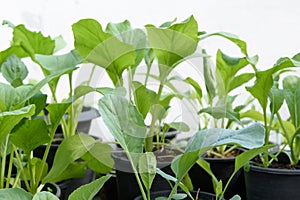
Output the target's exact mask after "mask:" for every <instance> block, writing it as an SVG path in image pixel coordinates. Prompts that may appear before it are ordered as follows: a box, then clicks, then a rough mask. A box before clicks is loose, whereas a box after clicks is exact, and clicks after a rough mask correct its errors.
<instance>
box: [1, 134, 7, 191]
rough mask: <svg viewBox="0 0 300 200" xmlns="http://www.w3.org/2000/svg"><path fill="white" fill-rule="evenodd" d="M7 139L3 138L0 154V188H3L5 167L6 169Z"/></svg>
mask: <svg viewBox="0 0 300 200" xmlns="http://www.w3.org/2000/svg"><path fill="white" fill-rule="evenodd" d="M8 137H9V136H6V138H5V144H4V149H3V152H2V163H1V177H0V188H3V187H4V177H5V167H6V151H7V145H8Z"/></svg>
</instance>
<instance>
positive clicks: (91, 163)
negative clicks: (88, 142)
mask: <svg viewBox="0 0 300 200" xmlns="http://www.w3.org/2000/svg"><path fill="white" fill-rule="evenodd" d="M111 152H112V147H111V146H110V145H109V144H103V143H101V142H99V141H98V142H96V143H95V144H94V146H93V147H92V148H91V149H90V150H89V151H88V152H87V153H86V154H85V155H83V156H82V159H83V160H84V161H86V162H87V164H88V167H89V168H90V169H92V170H93V171H95V172H97V173H100V174H106V173H109V172H110V171H111V169H112V167H113V165H114V160H113V159H112V157H111Z"/></svg>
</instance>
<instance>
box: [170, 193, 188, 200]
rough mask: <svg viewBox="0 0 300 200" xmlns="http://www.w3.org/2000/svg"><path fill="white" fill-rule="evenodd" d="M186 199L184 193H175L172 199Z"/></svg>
mask: <svg viewBox="0 0 300 200" xmlns="http://www.w3.org/2000/svg"><path fill="white" fill-rule="evenodd" d="M186 197H187V195H186V194H184V193H177V194H173V196H172V199H175V200H180V199H184V198H186Z"/></svg>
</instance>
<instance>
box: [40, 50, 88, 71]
mask: <svg viewBox="0 0 300 200" xmlns="http://www.w3.org/2000/svg"><path fill="white" fill-rule="evenodd" d="M35 59H36V60H37V61H38V62H39V63H40V64H41V66H42V68H43V69H44V70H46V71H48V72H49V74H54V73H59V72H61V71H63V70H68V69H69V70H71V69H74V70H75V67H76V66H77V65H78V64H80V63H81V62H82V60H83V59H82V57H81V56H80V55H79V54H78V53H77V52H76V51H75V50H72V51H70V52H69V53H67V54H64V55H39V54H36V55H35ZM49 74H48V75H49Z"/></svg>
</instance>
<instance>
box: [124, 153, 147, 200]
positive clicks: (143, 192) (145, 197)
mask: <svg viewBox="0 0 300 200" xmlns="http://www.w3.org/2000/svg"><path fill="white" fill-rule="evenodd" d="M125 152H126V155H127V157H128V160H129V161H130V164H131V168H132V170H133V173H134V175H135V178H136V181H137V183H138V186H139V188H140V191H141V193H142V197H143V199H144V200H147V196H146V193H145V191H144V188H143V185H142V182H141V180H140V177H139V174H138V171H137V170H136V168H135V166H134V162H133V160H132V157H131V155H130V153H129V152H128V150H126V151H125Z"/></svg>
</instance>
